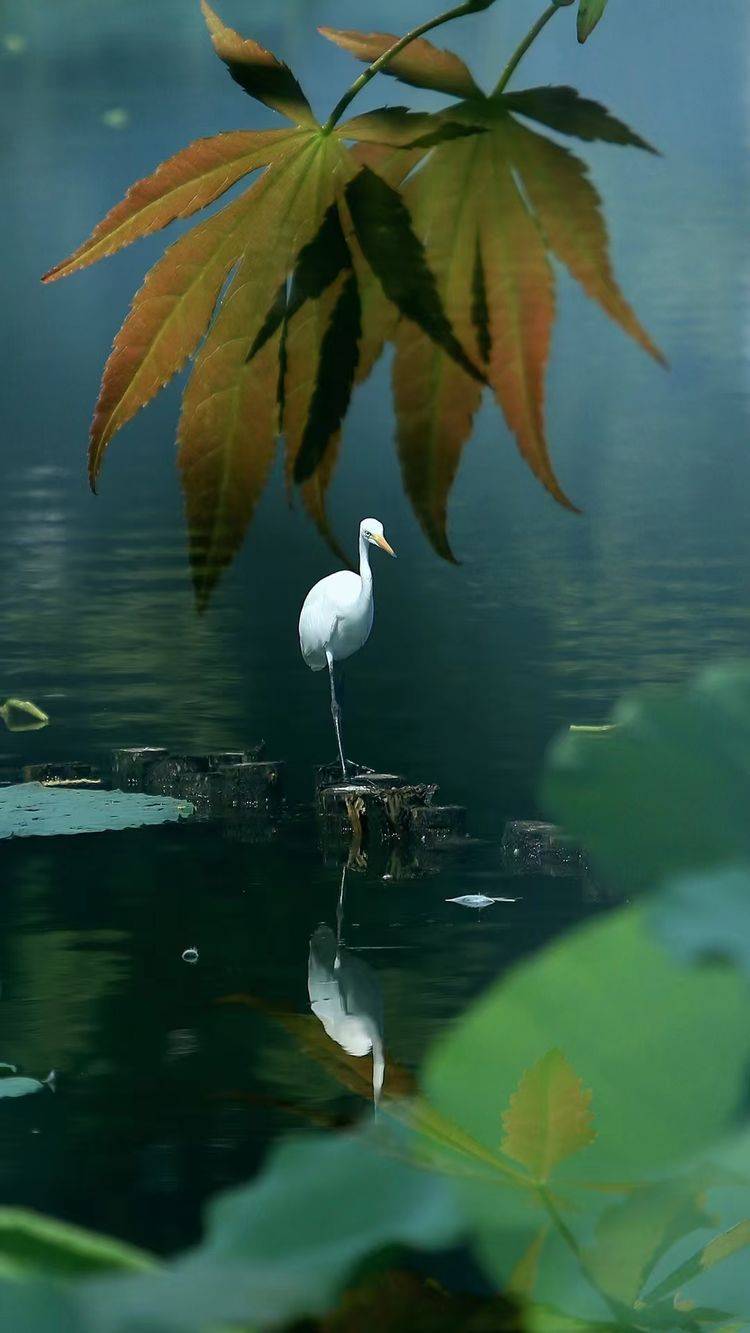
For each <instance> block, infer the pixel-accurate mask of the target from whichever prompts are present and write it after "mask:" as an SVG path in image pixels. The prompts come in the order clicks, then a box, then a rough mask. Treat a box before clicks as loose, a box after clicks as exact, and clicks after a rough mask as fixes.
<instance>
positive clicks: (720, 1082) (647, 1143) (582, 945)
mask: <svg viewBox="0 0 750 1333" xmlns="http://www.w3.org/2000/svg"><path fill="white" fill-rule="evenodd" d="M746 1020H747V993H746V989H745V985H744V983H743V981H742V979H741V978H739V977H738V976H736V975H735V974H733V973H731V972H728V971H726V970H723V969H720V968H717V967H713V968H705V969H701V970H700V971H696V970H688V969H685V968H684V967H682V966H680V965H678V964H676V963H675V962H673V961H672V960H671V959H670V958H669V956H668V955H667V954H666V953H665V952H664V950H663V949H661V948H659V947H658V946H656V945H655V944H654V943H653V941H652V939H651V937H650V934H649V932H648V930H647V929H646V925H645V920H644V914H643V912H642V911H641V910H636V909H635V908H628V909H623V910H621V911H619V912H617V913H616V914H612V915H610V916H608V917H607V919H606V920H603V921H599V922H595V923H592V924H589V925H587V926H584V927H583V928H581V929H580V930H578V931H577V932H576V933H575V935H574V936H573V937H572V938H568V939H564V940H562V941H559V942H557V943H555V944H554V945H552V946H551V947H549V948H547V949H545V950H544V951H543V952H542V953H541V954H540V955H539V956H538V957H536V958H534V959H533V960H532V961H531V962H530V963H528V964H525V965H522V966H519V967H516V968H514V969H513V970H512V971H511V972H510V974H509V975H508V976H507V977H506V978H505V979H504V980H503V981H501V982H500V983H498V984H496V985H495V986H494V987H492V988H491V989H490V991H489V992H488V993H487V995H486V996H485V997H484V998H483V999H482V1000H480V1001H479V1003H478V1004H476V1005H475V1006H474V1007H473V1009H472V1010H471V1012H470V1013H469V1014H468V1015H466V1016H465V1018H464V1019H463V1020H461V1021H460V1022H459V1023H458V1024H457V1025H456V1026H455V1028H454V1029H453V1030H452V1031H451V1032H450V1033H448V1034H447V1035H446V1036H445V1037H443V1038H441V1039H440V1040H439V1041H438V1043H437V1045H436V1047H435V1049H434V1050H433V1052H432V1053H431V1055H430V1057H429V1059H428V1062H427V1066H426V1069H425V1073H424V1087H425V1092H426V1094H427V1097H428V1098H429V1101H430V1103H431V1105H432V1106H433V1107H435V1109H436V1110H437V1111H438V1112H439V1113H440V1114H441V1115H442V1116H443V1117H444V1118H445V1119H447V1120H451V1121H453V1122H455V1123H456V1124H457V1125H459V1126H460V1127H461V1129H462V1130H463V1131H464V1132H466V1133H467V1134H469V1135H471V1136H472V1137H473V1138H474V1139H476V1140H477V1141H478V1142H479V1143H480V1144H484V1145H486V1146H487V1147H489V1146H491V1145H492V1144H493V1143H494V1142H496V1139H497V1121H498V1110H499V1108H500V1107H501V1106H503V1105H505V1104H507V1103H508V1101H509V1099H510V1097H511V1094H512V1093H513V1091H514V1089H515V1088H516V1087H517V1086H518V1084H519V1081H520V1080H521V1079H522V1076H523V1074H524V1070H526V1069H528V1067H529V1064H530V1063H531V1062H532V1061H533V1060H534V1059H535V1058H536V1059H539V1058H540V1056H543V1055H544V1053H545V1052H549V1051H550V1050H551V1049H556V1050H558V1051H564V1052H565V1056H566V1059H567V1061H569V1063H570V1065H571V1066H572V1069H574V1070H575V1072H576V1075H577V1076H579V1077H580V1078H581V1079H582V1080H583V1084H584V1086H585V1087H586V1088H590V1089H591V1094H592V1098H593V1102H592V1105H593V1109H594V1113H595V1116H596V1128H597V1136H596V1139H595V1140H594V1141H593V1142H590V1144H589V1146H587V1147H586V1151H585V1152H583V1153H581V1154H580V1155H578V1156H576V1157H574V1158H572V1159H571V1160H569V1161H567V1162H565V1161H563V1162H561V1163H560V1164H559V1165H558V1166H557V1168H556V1170H555V1173H554V1177H553V1184H552V1186H551V1189H552V1191H553V1195H554V1198H555V1200H556V1207H557V1210H558V1213H562V1214H563V1215H564V1216H566V1217H567V1219H568V1225H569V1226H571V1227H573V1228H574V1230H579V1229H581V1230H582V1231H583V1232H584V1233H586V1232H588V1231H590V1230H592V1229H593V1227H594V1226H595V1224H596V1221H597V1219H598V1218H602V1216H603V1214H605V1213H606V1210H607V1209H612V1208H613V1204H612V1202H611V1199H610V1201H609V1202H608V1201H607V1195H608V1194H609V1193H610V1192H611V1193H614V1194H615V1195H617V1194H619V1195H620V1196H623V1197H625V1198H626V1199H627V1197H628V1196H629V1195H631V1194H632V1193H633V1191H634V1190H636V1191H637V1190H638V1189H639V1188H642V1187H643V1186H644V1185H646V1184H647V1183H648V1181H649V1179H650V1180H651V1181H653V1182H654V1184H655V1182H656V1181H657V1180H659V1179H660V1178H661V1179H664V1178H666V1180H667V1181H669V1180H670V1179H671V1178H672V1177H673V1176H674V1175H675V1173H676V1172H677V1171H678V1170H679V1166H680V1163H684V1164H687V1163H690V1164H691V1170H692V1171H693V1172H695V1171H697V1170H698V1169H699V1168H698V1166H697V1163H698V1162H700V1161H701V1160H702V1159H703V1158H705V1157H706V1156H707V1154H708V1153H709V1150H710V1149H711V1147H712V1145H713V1144H714V1143H715V1142H717V1141H718V1140H719V1139H720V1138H721V1137H722V1136H723V1135H725V1134H726V1133H727V1132H728V1131H729V1129H730V1127H731V1126H732V1124H733V1121H734V1118H735V1116H736V1114H737V1108H738V1106H739V1105H740V1102H741V1098H742V1096H743V1088H744V1077H745V1076H744V1067H745V1063H746V1061H747V1059H748V1056H750V1029H748V1025H747V1021H746ZM548 1059H549V1057H548ZM537 1078H538V1074H537ZM527 1079H528V1076H527ZM686 1081H687V1083H686ZM539 1082H540V1084H541V1083H542V1082H543V1081H542V1080H541V1079H540V1080H539ZM687 1085H689V1096H686V1095H685V1089H686V1086H687ZM523 1087H524V1084H523V1083H521V1089H523ZM527 1088H528V1083H527ZM571 1090H572V1093H573V1105H574V1106H577V1109H578V1113H579V1114H580V1119H579V1120H578V1123H579V1125H580V1126H581V1142H582V1141H583V1137H584V1134H583V1130H584V1126H585V1124H586V1121H585V1119H584V1107H583V1105H582V1103H581V1096H582V1094H581V1092H580V1085H575V1086H574V1087H573V1088H572V1089H571ZM519 1091H520V1090H519ZM531 1093H532V1094H533V1096H529V1095H527V1105H529V1104H531V1105H532V1110H531V1111H528V1110H527V1111H526V1112H525V1115H523V1116H520V1117H519V1121H520V1125H521V1127H522V1129H525V1128H526V1126H527V1125H529V1124H533V1123H534V1118H533V1111H534V1108H536V1113H537V1123H539V1122H540V1121H541V1123H542V1124H543V1123H544V1119H543V1117H540V1115H539V1108H540V1107H541V1108H542V1110H544V1107H545V1104H546V1103H545V1095H544V1089H543V1087H542V1088H541V1089H540V1090H537V1089H535V1088H534V1087H533V1086H532V1088H531ZM550 1101H551V1098H550ZM540 1141H541V1142H543V1139H540ZM522 1142H523V1140H522ZM534 1144H535V1140H534V1139H533V1138H532V1148H530V1149H529V1152H528V1154H527V1155H528V1159H529V1163H531V1162H532V1161H534V1157H533V1146H534ZM524 1151H525V1147H524ZM531 1169H536V1163H535V1162H534V1166H532V1167H531ZM706 1173H707V1174H708V1177H709V1178H710V1174H711V1168H710V1167H709V1166H706V1167H705V1171H704V1187H705V1178H706ZM455 1185H456V1188H457V1190H458V1191H459V1193H460V1197H461V1200H462V1202H463V1205H464V1206H465V1208H466V1209H467V1212H468V1214H469V1216H470V1217H471V1218H472V1219H473V1223H474V1227H475V1230H476V1234H477V1251H478V1253H479V1255H480V1257H481V1260H482V1262H483V1265H484V1267H485V1269H486V1270H487V1272H488V1273H489V1274H490V1275H491V1276H492V1278H493V1279H494V1280H495V1281H498V1282H502V1283H505V1282H507V1281H508V1280H509V1278H510V1275H511V1273H512V1271H513V1270H514V1267H515V1266H516V1265H517V1264H518V1263H519V1261H520V1260H521V1258H522V1256H523V1255H524V1254H525V1252H526V1251H527V1250H528V1248H529V1246H531V1244H532V1242H533V1241H534V1238H535V1237H536V1236H537V1235H538V1232H539V1228H540V1226H541V1225H542V1223H543V1222H544V1221H545V1220H549V1218H548V1214H547V1211H546V1206H545V1203H544V1195H543V1193H540V1194H539V1196H538V1197H537V1198H536V1200H534V1198H533V1196H528V1197H526V1199H524V1198H523V1196H522V1195H521V1194H520V1193H519V1192H514V1191H511V1190H509V1189H505V1190H503V1189H499V1188H498V1183H497V1182H495V1183H494V1184H493V1183H491V1182H490V1181H489V1180H485V1181H483V1180H482V1179H481V1178H480V1177H479V1176H478V1175H476V1176H475V1177H474V1178H473V1179H471V1178H469V1177H466V1178H461V1176H459V1175H457V1176H456V1180H455ZM697 1189H698V1187H697V1186H696V1185H695V1184H694V1183H693V1181H692V1177H689V1176H687V1175H686V1177H685V1180H684V1183H683V1184H682V1185H680V1184H679V1183H678V1184H677V1186H676V1192H675V1194H674V1195H673V1196H672V1197H671V1198H670V1199H669V1200H668V1201H667V1202H666V1203H665V1205H664V1209H663V1210H662V1220H659V1219H658V1218H657V1221H656V1222H655V1223H654V1221H653V1218H654V1209H655V1207H656V1199H657V1196H653V1197H652V1199H651V1201H650V1204H649V1203H646V1204H645V1205H644V1206H643V1207H642V1208H641V1209H640V1210H636V1212H635V1213H633V1214H631V1215H630V1220H629V1221H628V1219H627V1218H626V1219H625V1220H624V1221H623V1223H622V1224H620V1223H618V1226H620V1225H621V1229H623V1228H626V1224H627V1227H629V1228H630V1233H631V1239H630V1241H629V1242H628V1244H629V1253H630V1254H631V1255H632V1256H633V1257H632V1258H631V1259H628V1258H627V1253H628V1252H625V1251H623V1252H622V1254H621V1258H620V1264H621V1268H622V1270H623V1273H624V1272H625V1271H626V1268H625V1266H626V1264H628V1263H629V1264H631V1269H630V1271H631V1272H633V1273H634V1274H635V1276H634V1277H633V1278H632V1279H627V1281H628V1284H629V1285H628V1290H627V1292H626V1291H625V1290H624V1289H623V1287H622V1286H621V1287H620V1290H619V1292H618V1298H619V1299H625V1298H626V1297H627V1296H628V1295H630V1296H632V1300H635V1299H636V1298H637V1296H638V1295H639V1291H640V1287H639V1288H638V1290H634V1291H631V1290H630V1288H631V1287H632V1288H635V1287H638V1275H643V1277H644V1280H645V1277H646V1276H647V1274H648V1273H649V1272H650V1271H651V1267H652V1263H653V1261H654V1259H653V1256H655V1257H658V1253H659V1252H660V1247H661V1246H663V1243H664V1238H665V1236H672V1239H674V1236H673V1234H672V1232H670V1231H669V1228H670V1226H671V1223H670V1220H669V1218H670V1216H671V1217H675V1216H677V1217H684V1218H685V1219H686V1227H687V1230H688V1231H689V1230H690V1229H691V1226H692V1225H695V1223H693V1222H692V1221H691V1218H692V1216H693V1215H694V1213H695V1205H694V1203H691V1199H694V1197H695V1194H696V1192H697ZM618 1206H619V1205H618ZM623 1206H624V1205H623ZM659 1206H660V1207H661V1205H659ZM568 1210H570V1211H568ZM665 1213H666V1216H665ZM601 1225H602V1226H605V1225H606V1228H608V1229H610V1230H607V1229H605V1232H604V1233H602V1235H603V1238H602V1240H601V1241H600V1251H601V1253H602V1257H601V1258H600V1259H599V1260H598V1266H597V1272H598V1273H599V1274H600V1276H601V1277H602V1279H603V1281H605V1282H606V1281H608V1278H607V1276H606V1274H607V1271H609V1270H608V1268H607V1265H609V1264H611V1265H612V1269H613V1270H616V1268H617V1262H618V1261H617V1260H616V1259H615V1258H614V1257H612V1258H611V1259H609V1258H606V1259H605V1257H604V1254H603V1246H604V1241H605V1239H606V1236H607V1235H608V1234H611V1227H612V1226H614V1222H609V1223H606V1224H605V1223H604V1222H603V1221H602V1223H601ZM677 1225H678V1227H679V1223H678V1224H677ZM616 1252H617V1251H616ZM538 1262H539V1270H538V1271H539V1277H538V1281H537V1285H536V1288H535V1296H536V1298H537V1299H539V1300H542V1301H548V1302H550V1303H553V1304H560V1305H562V1307H563V1308H565V1309H567V1310H568V1312H569V1313H571V1314H573V1313H576V1314H581V1315H586V1314H587V1312H588V1311H589V1310H591V1309H592V1308H593V1309H594V1311H596V1309H597V1306H596V1303H595V1304H594V1306H593V1307H591V1305H590V1302H591V1300H592V1299H594V1297H593V1294H592V1293H593V1292H594V1288H593V1287H592V1286H591V1282H590V1279H588V1280H587V1279H586V1278H585V1277H584V1275H583V1274H582V1272H581V1269H580V1266H579V1264H578V1263H577V1261H576V1260H575V1258H574V1256H572V1254H571V1251H570V1250H569V1248H568V1247H566V1246H565V1245H563V1244H561V1241H560V1237H559V1235H557V1234H556V1233H555V1232H554V1231H553V1232H552V1234H551V1236H550V1238H549V1239H548V1240H547V1242H546V1243H545V1244H544V1247H543V1249H542V1250H541V1254H540V1255H539V1261H538ZM625 1280H626V1279H625V1278H624V1277H623V1282H625ZM587 1291H588V1296H586V1292H587ZM561 1293H564V1294H565V1296H566V1299H567V1300H568V1302H569V1303H568V1304H566V1303H565V1302H564V1301H563V1300H562V1297H561ZM587 1301H588V1302H589V1304H588V1305H587ZM598 1308H599V1311H600V1314H604V1313H606V1306H604V1305H601V1303H600V1305H599V1307H598Z"/></svg>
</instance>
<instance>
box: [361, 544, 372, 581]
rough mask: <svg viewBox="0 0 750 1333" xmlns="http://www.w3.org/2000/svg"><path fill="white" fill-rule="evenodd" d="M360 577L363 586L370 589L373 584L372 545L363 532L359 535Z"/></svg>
mask: <svg viewBox="0 0 750 1333" xmlns="http://www.w3.org/2000/svg"><path fill="white" fill-rule="evenodd" d="M359 577H360V578H361V580H362V585H363V587H365V588H369V587H370V586H371V584H372V570H371V569H370V543H369V542H368V540H367V538H366V537H365V535H364V533H363V532H361V533H360V535H359Z"/></svg>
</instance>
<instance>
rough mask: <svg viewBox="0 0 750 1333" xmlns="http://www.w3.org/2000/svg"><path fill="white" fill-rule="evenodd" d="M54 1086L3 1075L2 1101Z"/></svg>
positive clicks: (51, 1076) (51, 1077) (51, 1078)
mask: <svg viewBox="0 0 750 1333" xmlns="http://www.w3.org/2000/svg"><path fill="white" fill-rule="evenodd" d="M0 836H1V835H0ZM54 1086H55V1077H54V1074H52V1073H50V1074H48V1075H47V1077H46V1078H42V1079H39V1078H28V1077H27V1076H26V1075H24V1074H15V1075H14V1074H9V1075H3V1076H2V1078H0V1101H1V1100H2V1099H3V1098H5V1097H28V1096H31V1095H33V1094H34V1093H35V1092H44V1089H45V1088H51V1089H54ZM1 1212H2V1210H0V1214H1ZM1 1227H2V1220H1V1217H0V1228H1ZM1 1253H2V1248H1V1246H0V1254H1ZM0 1271H2V1263H1V1261H0Z"/></svg>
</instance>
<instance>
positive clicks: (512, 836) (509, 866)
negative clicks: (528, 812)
mask: <svg viewBox="0 0 750 1333" xmlns="http://www.w3.org/2000/svg"><path fill="white" fill-rule="evenodd" d="M502 851H503V860H504V862H505V868H506V870H508V871H509V872H510V873H511V874H516V875H553V876H554V875H560V876H564V875H576V876H578V875H584V874H586V872H587V869H588V866H587V862H586V857H585V855H584V853H583V851H582V850H581V848H580V847H578V846H577V845H576V844H575V843H574V842H573V841H572V839H571V838H569V837H568V836H567V834H566V833H564V832H563V830H562V829H561V828H558V826H557V825H556V824H547V823H544V822H543V821H542V820H537V819H512V820H510V822H509V823H507V824H506V825H505V829H504V831H503V840H502Z"/></svg>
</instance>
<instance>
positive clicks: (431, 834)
mask: <svg viewBox="0 0 750 1333" xmlns="http://www.w3.org/2000/svg"><path fill="white" fill-rule="evenodd" d="M436 792H437V787H436V786H435V784H434V783H426V782H407V781H406V780H405V779H404V778H403V777H401V776H400V775H399V774H396V773H374V772H372V771H371V770H369V769H365V770H360V771H359V772H357V774H356V776H352V777H350V778H348V779H347V780H346V781H343V780H342V778H341V777H340V776H338V775H337V774H336V766H335V765H326V766H324V767H323V768H319V769H318V771H317V774H316V783H315V804H316V809H317V813H318V815H319V817H320V818H321V820H322V822H323V827H324V832H325V834H327V835H328V837H331V836H333V837H336V838H339V839H349V840H353V841H354V843H355V844H356V845H358V846H364V845H366V844H367V843H368V842H369V843H374V842H393V841H399V840H400V841H409V840H411V841H415V842H419V843H422V844H423V845H429V846H435V845H437V844H439V843H443V842H447V841H448V839H450V838H455V837H462V836H463V835H464V834H465V829H466V811H465V810H464V809H463V808H462V807H461V806H448V805H443V806H438V805H434V804H433V801H434V797H435V794H436Z"/></svg>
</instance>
